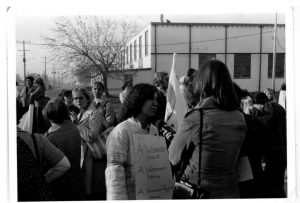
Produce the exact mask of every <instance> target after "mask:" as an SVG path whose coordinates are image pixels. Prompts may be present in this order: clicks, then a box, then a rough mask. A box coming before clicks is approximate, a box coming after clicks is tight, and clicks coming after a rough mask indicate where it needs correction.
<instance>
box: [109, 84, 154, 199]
mask: <svg viewBox="0 0 300 203" xmlns="http://www.w3.org/2000/svg"><path fill="white" fill-rule="evenodd" d="M156 97H157V88H156V87H155V86H153V85H150V84H137V85H135V86H133V88H132V89H131V91H130V93H129V95H128V97H127V98H126V99H125V102H124V104H123V105H122V109H121V117H122V118H123V119H122V120H124V121H123V122H121V123H119V124H118V125H117V126H116V127H115V128H114V129H113V130H112V132H111V133H110V134H109V136H108V138H107V142H106V148H107V168H106V170H105V177H106V188H107V199H108V200H135V199H136V191H135V186H136V183H135V171H134V167H135V166H134V163H135V156H134V147H133V140H132V138H131V135H132V134H146V135H158V131H157V128H156V127H155V126H154V125H152V124H151V121H152V118H153V117H154V116H155V114H156V111H157V101H156Z"/></svg>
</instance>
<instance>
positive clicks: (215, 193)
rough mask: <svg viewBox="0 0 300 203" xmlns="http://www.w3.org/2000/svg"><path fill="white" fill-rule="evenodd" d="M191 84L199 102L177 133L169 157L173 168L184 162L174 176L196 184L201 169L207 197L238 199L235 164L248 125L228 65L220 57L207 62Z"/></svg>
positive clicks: (202, 183)
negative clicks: (241, 110) (183, 168)
mask: <svg viewBox="0 0 300 203" xmlns="http://www.w3.org/2000/svg"><path fill="white" fill-rule="evenodd" d="M192 87H193V90H194V92H193V93H194V95H195V97H196V98H199V103H198V105H196V106H195V107H194V108H193V110H192V111H190V112H189V113H187V114H186V116H185V119H184V120H183V123H182V124H181V126H180V127H179V130H178V131H177V132H176V135H175V136H174V139H173V140H172V142H171V145H170V147H169V159H170V161H171V163H172V165H173V166H174V168H175V170H176V168H177V167H178V166H180V165H184V164H186V165H187V167H186V169H185V171H184V174H183V176H180V175H179V176H177V178H180V179H181V180H185V179H187V181H188V182H190V183H192V184H194V185H197V181H198V174H199V171H200V177H201V180H200V185H201V186H202V188H203V189H205V190H207V191H208V192H209V193H210V195H209V198H212V199H222V198H238V197H239V191H238V183H237V181H238V180H237V174H236V164H237V160H238V157H239V154H240V148H241V146H242V143H243V141H244V137H245V134H246V129H247V128H246V123H245V119H244V116H243V114H242V113H241V112H240V111H238V109H239V106H240V103H239V101H238V99H237V97H236V94H235V92H234V90H233V84H232V80H231V76H230V73H229V70H228V68H227V66H226V65H225V64H224V63H223V62H221V61H219V60H215V59H212V60H209V61H207V62H206V63H204V64H203V65H202V67H201V68H200V69H199V70H198V71H197V72H196V73H195V75H194V79H193V82H192ZM201 112H202V113H201ZM201 116H202V120H201V119H200V118H201ZM201 123H203V126H202V129H201V133H200V126H201ZM200 135H202V144H201V142H200V141H199V138H200ZM200 139H201V138H200ZM199 150H200V152H201V157H199ZM190 157H191V159H190V160H189V158H190ZM199 159H200V160H201V165H200V169H199ZM182 163H183V164H182ZM177 170H178V169H177Z"/></svg>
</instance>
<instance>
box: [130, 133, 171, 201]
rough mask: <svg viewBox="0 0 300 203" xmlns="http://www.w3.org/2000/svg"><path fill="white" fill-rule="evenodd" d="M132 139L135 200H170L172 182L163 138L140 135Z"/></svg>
mask: <svg viewBox="0 0 300 203" xmlns="http://www.w3.org/2000/svg"><path fill="white" fill-rule="evenodd" d="M132 138H133V143H134V153H135V181H136V199H172V196H173V188H174V180H173V178H172V171H171V165H170V161H169V159H168V149H167V146H166V142H165V138H164V137H159V136H152V135H142V134H135V135H132Z"/></svg>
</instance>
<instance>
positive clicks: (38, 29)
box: [15, 13, 285, 78]
mask: <svg viewBox="0 0 300 203" xmlns="http://www.w3.org/2000/svg"><path fill="white" fill-rule="evenodd" d="M284 16H285V14H284V13H280V14H278V18H277V22H278V23H280V24H283V23H285V18H284ZM120 17H121V18H122V17H124V18H129V19H132V20H135V21H138V22H140V23H141V24H142V25H147V24H149V23H150V22H159V21H160V15H159V14H156V15H154V14H152V15H130V14H129V15H126V14H125V15H122V16H120ZM56 18H57V16H16V18H15V23H16V27H15V28H16V41H17V44H16V72H17V74H19V76H20V77H21V78H23V74H24V65H23V61H22V60H23V51H22V50H23V44H22V41H23V40H25V49H26V50H29V51H26V53H25V54H26V59H27V63H26V72H29V73H38V74H44V70H45V68H44V67H45V62H44V60H45V59H44V57H47V58H48V60H47V59H46V68H47V69H46V72H47V75H48V76H49V74H50V76H53V75H52V71H53V70H54V67H55V68H56V69H57V68H62V67H58V66H57V65H56V64H52V63H51V61H50V60H49V58H50V53H49V51H48V50H47V48H45V47H42V46H38V45H30V43H37V44H41V43H43V41H42V38H41V36H43V35H48V34H51V30H50V28H51V27H53V26H54V21H55V19H56ZM164 18H165V19H169V20H170V21H171V22H195V23H274V22H275V13H255V14H253V13H227V14H220V13H217V14H201V15H200V14H192V15H187V14H179V15H174V14H164ZM26 41H28V42H30V43H29V44H26Z"/></svg>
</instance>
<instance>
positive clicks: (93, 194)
mask: <svg viewBox="0 0 300 203" xmlns="http://www.w3.org/2000/svg"><path fill="white" fill-rule="evenodd" d="M72 95H73V100H74V104H75V106H76V107H77V108H79V109H80V112H79V114H78V117H77V119H75V120H73V123H74V124H76V125H77V128H78V129H79V133H80V136H81V159H80V164H81V167H82V171H83V179H84V184H85V193H86V196H87V199H88V200H105V197H106V191H105V189H106V188H105V174H104V172H105V168H106V157H105V155H104V156H103V157H102V158H99V159H97V158H95V157H94V156H93V153H92V149H90V147H91V146H92V144H93V143H95V142H96V141H97V137H98V135H99V134H100V133H102V132H103V130H104V129H105V124H104V123H106V120H105V118H104V117H103V116H102V115H101V113H100V112H99V111H98V110H97V109H96V108H95V106H94V105H93V104H92V98H91V95H90V93H89V91H88V90H87V89H85V88H74V89H73V91H72Z"/></svg>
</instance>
